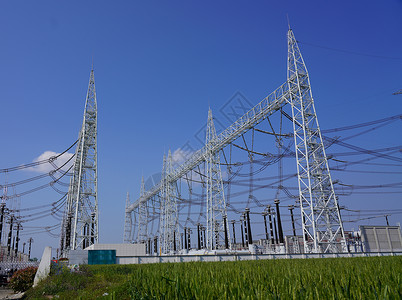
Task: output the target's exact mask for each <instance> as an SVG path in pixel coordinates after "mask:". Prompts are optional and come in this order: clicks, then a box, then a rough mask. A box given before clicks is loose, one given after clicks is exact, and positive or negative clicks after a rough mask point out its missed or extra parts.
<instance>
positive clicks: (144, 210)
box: [137, 177, 148, 243]
mask: <svg viewBox="0 0 402 300" xmlns="http://www.w3.org/2000/svg"><path fill="white" fill-rule="evenodd" d="M144 193H145V184H144V177H142V179H141V190H140V197H141V196H144ZM147 240H148V203H147V202H142V203H141V204H140V206H138V236H137V242H139V243H145V242H146V241H147Z"/></svg>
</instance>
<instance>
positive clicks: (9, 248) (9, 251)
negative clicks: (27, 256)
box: [7, 215, 14, 256]
mask: <svg viewBox="0 0 402 300" xmlns="http://www.w3.org/2000/svg"><path fill="white" fill-rule="evenodd" d="M13 220H14V217H13V215H11V216H10V231H9V232H8V240H7V254H8V255H9V256H10V254H11V240H12V235H13Z"/></svg>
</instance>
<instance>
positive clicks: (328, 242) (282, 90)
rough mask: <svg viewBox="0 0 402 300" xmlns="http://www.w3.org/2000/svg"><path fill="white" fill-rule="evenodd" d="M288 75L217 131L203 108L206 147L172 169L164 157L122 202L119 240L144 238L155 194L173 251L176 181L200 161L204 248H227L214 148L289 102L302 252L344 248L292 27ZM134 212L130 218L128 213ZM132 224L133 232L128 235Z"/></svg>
mask: <svg viewBox="0 0 402 300" xmlns="http://www.w3.org/2000/svg"><path fill="white" fill-rule="evenodd" d="M287 43H288V55H287V80H286V82H285V83H283V84H282V85H281V86H279V87H278V88H277V89H276V90H274V91H273V92H272V93H271V94H270V95H268V96H267V97H266V98H264V99H263V100H262V101H261V102H260V103H258V104H257V105H256V106H254V107H253V108H252V109H250V110H249V111H248V112H247V113H246V114H244V115H243V116H242V117H241V118H239V119H238V120H237V121H235V122H234V123H233V124H232V125H231V126H229V127H228V128H226V129H225V130H223V131H222V132H221V133H220V134H219V135H217V134H216V131H215V127H214V123H213V119H212V112H211V110H209V112H208V123H207V136H206V143H205V146H204V147H203V148H201V149H199V150H198V151H196V152H194V153H193V154H192V155H191V157H190V158H189V159H188V160H186V161H184V162H183V163H182V164H181V165H180V166H178V167H177V168H172V157H171V154H170V152H169V155H168V157H167V159H166V158H164V164H163V165H164V167H163V172H162V178H161V180H160V182H158V183H157V184H155V185H154V186H153V187H152V188H151V189H149V190H148V191H144V186H143V182H142V188H141V195H140V197H139V198H138V199H137V200H136V201H135V202H134V203H132V204H131V203H130V202H129V201H127V203H126V209H125V216H126V224H125V231H124V242H126V243H131V242H133V241H134V240H135V241H137V242H143V241H145V240H147V239H148V238H149V237H148V236H147V220H148V214H147V209H148V207H150V205H149V203H150V202H151V201H155V197H157V198H158V199H159V205H160V210H159V211H160V215H159V218H160V220H159V223H160V228H159V239H160V248H159V249H160V250H159V251H160V253H162V254H172V253H175V252H176V251H175V250H176V243H179V236H180V232H179V226H178V217H177V200H176V199H177V198H180V197H176V195H179V194H180V189H179V188H178V185H177V181H178V180H179V179H180V178H182V177H183V176H186V174H188V173H189V172H191V170H193V169H195V168H196V167H197V166H198V165H200V164H201V163H205V165H206V187H205V188H206V210H207V211H206V219H207V228H206V230H207V236H206V249H207V250H214V249H228V248H230V247H231V246H230V243H228V240H230V237H229V236H228V235H229V230H226V228H228V220H227V207H226V203H225V196H224V189H223V183H222V182H223V181H222V174H221V170H220V163H219V151H220V150H221V149H223V148H224V147H225V146H226V145H228V144H230V143H231V142H232V141H234V140H235V139H237V138H238V137H240V136H241V135H242V134H244V133H245V132H247V131H248V130H250V129H252V128H254V127H255V126H256V125H257V124H259V123H260V122H262V121H263V120H264V119H266V118H268V117H269V116H270V115H272V114H274V113H275V112H277V111H279V110H281V109H282V108H283V107H284V106H285V105H288V106H290V107H291V112H292V115H291V116H289V118H291V120H292V123H293V138H294V145H295V156H296V164H297V181H298V190H299V196H298V201H297V202H298V206H299V208H300V214H301V223H302V232H303V240H304V243H303V245H304V252H305V253H336V252H345V251H347V248H346V241H345V234H344V229H343V224H342V219H341V214H340V208H339V203H338V198H337V196H336V195H335V190H334V186H333V182H332V180H331V174H330V170H329V165H328V161H327V156H326V153H325V147H324V143H323V139H322V135H321V131H320V127H319V124H318V119H317V114H316V110H315V107H314V101H313V97H312V92H311V86H310V80H309V74H308V72H307V68H306V65H305V63H304V60H303V57H302V55H301V52H300V49H299V47H298V44H297V41H296V39H295V36H294V34H293V31H292V30H291V29H289V31H288V33H287ZM134 213H135V215H136V216H138V219H139V220H138V222H133V218H132V214H134ZM134 226H138V228H137V231H138V236H137V237H133V236H132V233H133V229H134Z"/></svg>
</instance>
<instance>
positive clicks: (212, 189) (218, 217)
mask: <svg viewBox="0 0 402 300" xmlns="http://www.w3.org/2000/svg"><path fill="white" fill-rule="evenodd" d="M216 141H217V135H216V130H215V125H214V121H213V117H212V110H211V109H209V111H208V122H207V134H206V142H205V148H206V155H205V162H206V183H207V237H206V242H207V243H206V246H207V249H208V250H213V249H221V248H223V249H225V248H229V245H228V240H229V241H230V237H229V230H228V228H229V225H228V220H227V213H226V201H225V195H224V192H223V182H222V173H221V167H220V159H219V148H216ZM222 236H223V239H224V241H225V243H224V244H222Z"/></svg>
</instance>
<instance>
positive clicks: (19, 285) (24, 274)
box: [10, 267, 38, 292]
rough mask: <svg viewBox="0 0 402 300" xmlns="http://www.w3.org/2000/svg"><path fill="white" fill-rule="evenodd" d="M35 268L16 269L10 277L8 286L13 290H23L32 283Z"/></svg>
mask: <svg viewBox="0 0 402 300" xmlns="http://www.w3.org/2000/svg"><path fill="white" fill-rule="evenodd" d="M37 270H38V268H36V267H28V268H25V269H21V270H18V271H16V272H15V273H14V274H13V276H12V277H11V279H10V288H12V289H13V291H14V292H25V291H26V290H28V289H29V288H30V287H31V286H32V285H33V282H34V278H35V274H36V271H37Z"/></svg>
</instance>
